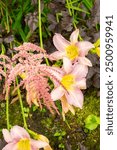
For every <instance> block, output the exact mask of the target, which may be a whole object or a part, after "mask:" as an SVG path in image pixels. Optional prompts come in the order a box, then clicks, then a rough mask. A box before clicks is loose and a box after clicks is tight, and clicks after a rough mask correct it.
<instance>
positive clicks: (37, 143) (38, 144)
mask: <svg viewBox="0 0 117 150" xmlns="http://www.w3.org/2000/svg"><path fill="white" fill-rule="evenodd" d="M30 141H31V146H34V147H36V148H43V147H45V146H47V145H48V143H47V142H43V141H39V140H38V141H37V140H33V139H30Z"/></svg>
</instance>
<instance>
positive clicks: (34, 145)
mask: <svg viewBox="0 0 117 150" xmlns="http://www.w3.org/2000/svg"><path fill="white" fill-rule="evenodd" d="M2 133H3V137H4V139H5V141H6V142H7V145H6V146H5V147H4V148H3V149H2V150H37V149H40V148H45V149H46V150H51V149H50V146H49V142H47V140H45V141H44V140H43V139H44V138H43V139H42V140H41V139H40V140H34V139H32V138H31V137H30V135H29V134H28V132H27V131H26V130H25V129H24V128H22V127H20V126H18V125H16V126H13V127H12V128H11V130H10V132H9V131H8V130H7V129H3V130H2ZM43 137H44V136H43ZM45 139H47V138H46V137H45ZM47 147H49V148H48V149H47Z"/></svg>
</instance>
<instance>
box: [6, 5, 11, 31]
mask: <svg viewBox="0 0 117 150" xmlns="http://www.w3.org/2000/svg"><path fill="white" fill-rule="evenodd" d="M8 14H9V13H8V7H7V6H6V23H7V33H9V32H10V26H9V16H8Z"/></svg>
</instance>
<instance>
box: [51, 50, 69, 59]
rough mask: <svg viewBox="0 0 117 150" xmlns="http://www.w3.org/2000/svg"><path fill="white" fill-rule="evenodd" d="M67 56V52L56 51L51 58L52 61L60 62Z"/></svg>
mask: <svg viewBox="0 0 117 150" xmlns="http://www.w3.org/2000/svg"><path fill="white" fill-rule="evenodd" d="M65 55H66V54H65V51H63V52H60V51H56V52H54V53H52V54H51V55H50V57H51V59H53V60H59V59H62V58H63V57H64V56H65Z"/></svg>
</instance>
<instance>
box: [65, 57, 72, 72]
mask: <svg viewBox="0 0 117 150" xmlns="http://www.w3.org/2000/svg"><path fill="white" fill-rule="evenodd" d="M63 68H64V70H65V72H66V73H67V74H68V73H70V72H71V70H72V62H71V60H70V59H68V58H67V57H63Z"/></svg>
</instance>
